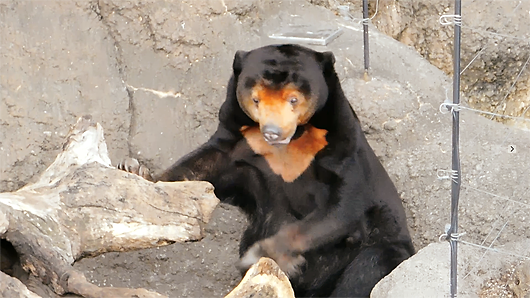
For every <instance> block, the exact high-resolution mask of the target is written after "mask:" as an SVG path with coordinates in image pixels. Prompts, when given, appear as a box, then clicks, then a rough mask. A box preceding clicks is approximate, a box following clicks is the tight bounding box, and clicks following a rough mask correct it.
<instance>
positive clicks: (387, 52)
mask: <svg viewBox="0 0 530 298" xmlns="http://www.w3.org/2000/svg"><path fill="white" fill-rule="evenodd" d="M314 2H316V1H314ZM337 2H338V1H337ZM501 2H503V1H497V2H495V4H496V5H497V4H498V5H501V4H500V3H501ZM523 2H524V1H523ZM400 3H401V1H400ZM426 3H427V1H426ZM473 3H474V2H473ZM328 4H329V3H328ZM390 4H392V3H389V4H388V5H390ZM442 4H443V3H442ZM442 4H440V5H442ZM356 5H358V4H356ZM396 5H397V4H396ZM415 5H416V4H415ZM510 7H511V6H507V8H506V9H508V10H509V9H510ZM357 12H358V11H355V10H354V11H353V13H354V14H357V15H356V16H359V15H358V13H357ZM424 13H425V14H427V12H424ZM380 14H381V16H380V17H388V15H389V13H382V12H380ZM433 14H434V13H433ZM422 15H423V14H422ZM438 16H439V15H438V14H436V16H434V19H435V20H437V18H438ZM493 20H494V19H493V18H492V19H491V21H493ZM495 20H496V19H495ZM375 21H376V20H374V22H375ZM481 22H484V23H487V22H488V19H487V18H486V17H484V18H482V19H481ZM399 24H406V22H405V23H399ZM429 24H430V25H429V26H431V25H432V26H431V27H432V28H434V29H433V30H434V31H436V32H437V33H436V34H442V32H446V34H447V36H446V37H444V38H445V39H447V40H448V39H450V38H451V35H450V29H449V28H445V27H444V28H442V27H441V26H439V25H437V24H436V22H434V23H432V24H431V23H429ZM396 26H397V25H396ZM436 26H438V27H436ZM522 27H523V26H522V25H521V28H522ZM292 28H294V29H296V28H298V29H299V28H306V29H307V30H315V29H322V28H342V30H343V34H342V35H341V36H340V37H339V38H337V39H336V40H334V41H333V42H331V43H330V44H329V45H328V46H325V47H324V46H312V47H313V48H314V49H316V50H321V51H324V50H332V51H334V53H335V55H336V58H337V62H336V69H337V71H338V73H339V76H340V77H341V79H342V84H343V88H344V90H345V92H346V95H347V96H348V97H349V99H350V101H351V103H352V105H353V107H354V109H355V110H356V111H357V113H358V115H359V117H360V118H361V121H362V122H363V125H364V130H365V132H366V133H367V135H368V139H369V141H370V143H371V145H372V146H373V147H374V149H375V151H376V154H377V155H378V156H379V157H380V158H381V160H382V162H383V164H384V165H385V166H386V168H387V169H388V172H389V173H390V176H391V178H392V179H393V180H394V182H395V184H396V187H397V188H398V190H399V191H400V193H401V195H402V198H403V201H404V204H405V207H406V209H407V211H408V215H409V227H410V229H411V231H412V234H413V237H414V243H415V245H416V247H417V248H418V249H420V248H422V247H425V246H426V245H427V244H429V243H432V242H436V241H438V237H439V236H440V235H441V234H443V233H444V228H445V225H446V223H448V222H449V200H450V184H449V180H448V179H439V178H440V177H439V176H445V173H446V172H444V171H445V170H447V169H449V168H450V151H451V147H450V134H451V127H450V123H451V116H450V113H447V112H446V110H443V109H442V110H440V104H441V103H443V102H444V100H446V94H447V90H449V92H448V94H451V92H450V89H451V82H450V79H449V78H448V77H447V75H446V74H445V73H443V72H442V71H440V70H439V69H438V68H436V67H435V66H433V65H432V64H430V63H429V62H428V61H427V60H425V59H424V58H422V57H421V56H420V55H419V54H418V53H417V52H416V51H415V50H414V49H413V48H410V47H408V46H406V45H404V44H402V43H400V42H398V41H396V40H394V39H392V38H391V37H389V36H386V35H385V34H382V33H380V32H377V31H376V30H374V29H373V28H372V31H371V34H370V38H371V70H370V77H371V80H369V81H365V80H363V79H362V74H363V69H362V61H363V58H362V32H361V27H360V26H359V24H358V23H356V22H353V21H352V20H344V19H343V18H342V17H340V16H337V15H336V13H335V12H334V11H333V10H330V9H328V8H326V7H323V6H318V5H314V4H312V3H310V1H304V0H290V1H258V0H224V1H222V0H215V1H214V0H210V1H191V0H190V1H159V0H151V1H139V0H138V1H124V0H120V1H112V0H99V1H15V0H11V1H8V0H5V1H0V32H2V33H1V34H0V70H1V73H0V192H8V191H15V190H17V189H19V188H21V187H22V186H23V185H26V184H28V183H32V182H35V181H36V179H37V177H38V175H39V174H40V173H42V172H43V171H44V169H45V168H47V167H48V166H49V165H50V164H51V163H52V162H53V159H54V158H55V156H56V155H57V154H58V153H59V151H60V150H61V148H60V146H61V144H62V143H63V140H64V138H65V136H66V134H67V132H68V131H69V126H70V125H71V124H73V123H75V119H77V117H79V116H81V115H84V114H91V115H92V116H93V117H94V119H95V120H96V121H98V122H100V123H101V125H102V126H103V127H104V128H105V132H106V135H105V138H106V141H107V144H108V147H109V155H110V159H111V161H112V162H113V164H116V163H117V161H118V160H119V159H120V158H122V157H123V156H131V157H135V158H138V159H139V160H140V161H142V162H143V163H145V164H147V166H148V167H149V168H150V169H152V170H154V171H155V172H156V171H160V170H162V169H163V168H165V167H167V166H169V165H170V164H171V163H173V162H175V161H176V160H177V159H178V158H179V157H180V156H182V155H183V154H185V153H186V152H189V151H190V150H192V149H193V148H194V147H196V146H197V145H199V144H200V143H202V142H204V141H205V140H207V138H208V136H209V135H210V134H211V133H212V132H213V131H214V130H215V128H216V121H217V120H216V116H217V110H218V108H219V106H220V104H221V103H222V101H223V99H224V92H225V89H224V86H225V84H226V82H227V80H228V78H229V76H230V67H231V62H232V58H233V55H234V53H235V51H236V50H238V49H246V50H249V49H252V48H255V47H257V46H261V45H265V44H269V43H276V42H277V41H274V40H271V39H270V38H268V36H269V35H270V34H273V33H278V32H281V31H284V30H287V29H292ZM418 30H419V29H418ZM444 34H445V33H444ZM431 35H432V37H433V38H434V37H435V34H434V33H433V34H431ZM414 36H416V35H414ZM488 42H489V41H488ZM427 43H428V44H430V43H435V41H432V42H431V41H429V42H427ZM446 44H447V43H446ZM500 46H504V45H500ZM500 46H499V47H500ZM499 47H498V49H500V48H499ZM447 48H448V49H450V45H449V44H447ZM487 49H488V50H489V49H495V47H489V46H488V47H487ZM519 49H520V48H519ZM477 50H478V51H480V49H477ZM485 51H486V50H485ZM506 51H507V50H506ZM506 51H504V50H499V56H500V57H502V58H503V59H504V57H505V56H502V55H500V53H501V52H502V53H504V52H506ZM430 52H431V53H432V51H430ZM474 53H476V51H475V52H474ZM444 55H445V54H444ZM470 55H471V54H470ZM442 56H443V55H442ZM442 56H440V57H442ZM443 57H445V56H443ZM464 57H465V58H466V59H468V58H469V57H471V56H464ZM517 57H519V58H517V59H520V57H522V56H520V55H519V56H517ZM507 59H508V58H507ZM510 59H511V58H510ZM496 63H497V62H496ZM514 63H516V62H514ZM444 64H445V63H444ZM505 64H506V63H504V62H503V60H499V61H498V63H497V64H495V65H499V67H508V68H509V67H510V66H509V65H510V64H506V65H505ZM512 68H513V69H516V67H512ZM512 68H510V69H512ZM470 70H471V69H468V70H466V72H468V71H470ZM475 72H478V69H477V70H475ZM501 72H502V71H501ZM489 75H491V76H492V79H491V80H490V81H488V82H487V84H486V83H484V84H485V85H486V86H487V87H484V88H486V89H487V90H490V89H491V90H497V89H498V90H501V89H499V88H504V87H502V86H506V85H502V84H500V85H499V84H497V81H496V80H495V79H493V78H494V74H493V73H491V74H488V76H489ZM480 77H482V75H480ZM522 82H523V81H522ZM464 85H465V84H464ZM468 85H469V86H472V84H471V83H470V84H468ZM484 88H482V89H484ZM488 88H489V89H488ZM478 89H481V88H478ZM486 89H484V90H486ZM503 90H505V89H503ZM493 92H494V94H496V96H498V94H503V92H502V90H501V91H493ZM514 94H515V93H514ZM470 98H471V97H470ZM510 100H511V99H510ZM442 112H443V113H442ZM461 114H462V115H461V118H462V136H461V146H462V147H461V153H462V168H463V173H464V176H463V184H462V201H461V204H460V214H461V218H460V230H461V231H463V232H466V235H465V236H464V237H463V238H462V239H463V240H465V241H467V242H470V243H475V244H483V245H486V246H488V245H490V243H493V244H492V247H494V248H496V249H499V251H501V250H502V251H508V252H510V253H512V254H517V255H528V247H527V246H525V245H521V244H520V243H519V239H521V238H526V237H528V236H529V234H528V233H529V232H528V231H530V229H529V228H530V221H529V220H530V219H529V218H528V216H527V214H528V211H529V209H528V208H529V205H528V201H527V197H528V196H527V194H528V193H527V189H528V185H530V183H529V182H530V181H529V179H530V178H529V177H530V176H529V175H528V171H527V167H525V166H524V165H525V164H526V163H527V161H528V158H529V153H528V150H527V149H526V148H529V147H530V136H529V135H528V132H526V131H523V130H520V129H518V128H514V127H512V126H505V125H503V124H500V123H496V122H493V121H490V120H488V119H486V118H484V117H481V116H479V115H476V114H473V113H471V112H469V111H462V112H461ZM512 146H514V148H516V150H515V152H512V151H511V149H510V148H511V147H512ZM442 178H443V177H442ZM244 225H245V219H244V218H242V216H241V214H240V213H239V212H238V210H236V209H234V208H232V207H230V206H227V205H224V204H221V205H220V207H218V208H217V210H215V211H214V214H213V218H212V220H211V222H210V224H209V225H208V226H207V227H206V235H205V238H204V239H203V240H201V241H199V242H191V243H184V244H173V245H170V246H166V247H160V248H151V249H145V250H139V251H133V252H126V253H107V254H103V255H100V256H98V257H95V258H84V259H81V260H78V261H77V262H76V263H75V264H74V267H75V268H76V269H78V270H80V271H82V272H83V273H84V274H85V275H86V276H87V278H88V279H89V281H92V282H94V283H95V284H97V285H100V286H110V285H112V286H121V287H142V288H146V289H150V290H155V291H158V292H160V293H163V294H165V295H169V296H180V297H198V296H212V297H213V296H217V297H219V296H222V295H226V294H227V293H228V292H229V291H230V289H232V288H233V287H235V285H237V283H238V282H239V280H240V276H239V274H238V273H237V271H236V269H235V268H234V266H233V263H234V262H235V260H237V246H238V245H237V241H238V239H239V236H240V233H241V230H242V227H243V226H244ZM497 235H498V236H497ZM463 245H464V244H463ZM484 253H485V251H484V250H483V249H480V248H476V249H475V250H474V255H473V256H472V257H470V258H468V259H465V260H463V261H462V262H464V264H463V267H462V268H463V269H462V274H463V275H464V276H467V277H466V279H472V280H473V282H470V284H472V285H473V287H474V288H472V291H474V292H475V293H478V292H479V289H480V287H481V286H482V285H483V281H484V280H487V279H490V278H493V279H495V278H497V277H499V276H500V275H501V274H502V273H503V272H505V271H503V270H508V269H509V265H511V264H501V265H499V266H496V267H495V266H489V265H490V264H488V263H485V262H483V261H481V260H482V258H481V256H482V255H483V254H484ZM488 254H498V255H497V258H496V259H497V260H501V261H502V260H508V258H505V257H504V256H505V254H502V253H499V252H494V251H490V252H488ZM417 278H418V280H419V282H421V276H418V277H417ZM24 281H25V283H27V284H28V285H29V287H30V289H32V290H35V291H36V292H38V293H40V294H41V295H42V296H51V295H52V294H50V293H44V294H42V293H43V291H47V290H46V288H42V287H39V286H38V284H36V283H35V282H34V281H32V278H31V276H30V277H26V279H25V280H24ZM492 297H493V296H492Z"/></svg>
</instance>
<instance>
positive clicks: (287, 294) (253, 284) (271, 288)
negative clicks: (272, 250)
mask: <svg viewBox="0 0 530 298" xmlns="http://www.w3.org/2000/svg"><path fill="white" fill-rule="evenodd" d="M251 297H252V298H259V297H263V298H294V291H293V288H292V287H291V283H290V282H289V278H288V277H287V275H286V274H285V273H283V271H282V270H281V269H280V267H279V266H278V264H276V262H274V261H273V260H272V259H269V258H260V259H259V261H258V262H257V263H256V264H254V265H252V267H250V269H248V271H247V273H246V274H245V277H243V279H242V280H241V282H240V283H239V285H238V286H237V287H235V288H234V289H233V290H232V291H231V292H230V293H228V295H226V296H225V298H251Z"/></svg>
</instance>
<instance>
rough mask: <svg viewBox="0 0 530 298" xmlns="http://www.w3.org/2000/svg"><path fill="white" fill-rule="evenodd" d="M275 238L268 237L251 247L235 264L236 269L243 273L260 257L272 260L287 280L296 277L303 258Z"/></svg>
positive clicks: (302, 263)
mask: <svg viewBox="0 0 530 298" xmlns="http://www.w3.org/2000/svg"><path fill="white" fill-rule="evenodd" d="M277 238H278V237H270V238H267V239H265V240H262V241H259V242H257V243H255V244H254V245H252V246H251V247H250V248H249V249H248V250H247V252H246V253H245V254H244V255H243V256H242V257H241V258H240V259H239V261H238V262H237V263H236V267H237V268H238V269H239V270H240V271H241V272H243V273H244V272H246V271H247V270H248V269H249V268H250V266H252V265H254V264H255V263H257V262H258V261H259V259H260V258H261V257H268V258H271V259H273V260H274V261H275V262H276V263H277V264H278V266H279V267H280V269H282V271H283V272H284V273H285V274H287V276H288V277H289V278H294V277H296V276H298V275H299V274H300V273H301V268H302V266H303V265H304V264H305V262H306V261H305V258H304V257H303V256H302V254H301V253H299V252H294V251H292V250H290V249H289V248H288V246H287V245H285V244H286V243H282V242H279V241H278V240H279V239H277Z"/></svg>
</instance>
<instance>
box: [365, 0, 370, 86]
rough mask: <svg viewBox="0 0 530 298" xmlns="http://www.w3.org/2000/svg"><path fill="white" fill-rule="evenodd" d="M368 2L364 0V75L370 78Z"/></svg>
mask: <svg viewBox="0 0 530 298" xmlns="http://www.w3.org/2000/svg"><path fill="white" fill-rule="evenodd" d="M368 19H369V18H368V0H363V33H364V34H363V36H364V75H365V78H366V77H367V76H368V68H369V67H370V50H369V43H368Z"/></svg>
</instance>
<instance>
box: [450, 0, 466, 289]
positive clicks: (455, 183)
mask: <svg viewBox="0 0 530 298" xmlns="http://www.w3.org/2000/svg"><path fill="white" fill-rule="evenodd" d="M461 13H462V7H461V0H455V17H454V20H455V22H454V55H453V57H454V60H453V104H454V107H457V105H458V104H460V34H461V29H462V27H461V17H460V16H461ZM451 114H452V115H453V140H452V156H453V158H452V170H453V173H454V174H456V175H452V176H453V177H452V178H453V179H452V183H451V227H450V228H449V231H448V232H447V237H448V238H449V239H448V240H449V243H450V246H451V298H454V297H456V294H457V277H458V275H457V264H458V263H457V252H458V238H457V237H456V236H457V235H458V200H459V197H460V184H461V181H462V179H461V170H460V152H459V144H460V114H459V109H457V108H454V109H453V111H452V113H451ZM453 234H456V235H453Z"/></svg>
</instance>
